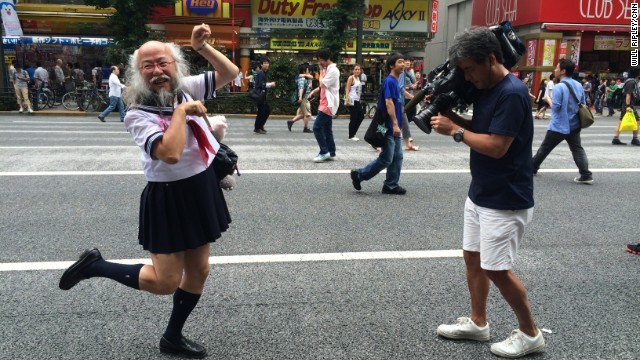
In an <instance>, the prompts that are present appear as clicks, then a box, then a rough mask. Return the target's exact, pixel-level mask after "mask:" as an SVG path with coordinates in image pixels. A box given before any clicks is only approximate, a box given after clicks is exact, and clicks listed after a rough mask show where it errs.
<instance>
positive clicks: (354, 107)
mask: <svg viewBox="0 0 640 360" xmlns="http://www.w3.org/2000/svg"><path fill="white" fill-rule="evenodd" d="M361 72H362V68H361V67H360V65H358V64H356V65H355V66H354V67H353V72H352V74H351V76H349V78H348V79H347V88H346V90H345V94H346V95H345V101H344V104H345V106H346V107H347V108H348V109H349V140H351V141H358V140H360V139H358V138H357V137H356V133H357V132H358V129H359V128H360V124H362V120H363V119H364V114H363V113H362V105H361V104H360V96H361V95H362V82H360V73H361Z"/></svg>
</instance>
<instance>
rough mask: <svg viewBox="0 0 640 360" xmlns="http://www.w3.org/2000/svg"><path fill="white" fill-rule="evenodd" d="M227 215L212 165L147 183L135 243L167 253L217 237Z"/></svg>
mask: <svg viewBox="0 0 640 360" xmlns="http://www.w3.org/2000/svg"><path fill="white" fill-rule="evenodd" d="M229 223H231V215H230V214H229V209H228V208H227V203H226V201H225V200H224V195H223V194H222V190H221V189H220V185H219V184H218V180H217V178H216V174H215V172H214V170H213V166H210V167H209V168H208V169H207V170H205V171H203V172H201V173H200V174H197V175H194V176H191V177H188V178H186V179H182V180H177V181H171V182H149V183H147V186H146V187H145V188H144V190H143V191H142V195H141V196H140V224H139V230H138V240H139V242H140V245H142V247H143V248H144V249H145V250H148V251H150V252H152V253H158V254H169V253H175V252H179V251H184V250H188V249H195V248H197V247H200V246H202V245H205V244H207V243H211V242H214V241H215V240H216V239H218V238H220V236H221V235H222V233H223V232H224V231H226V230H227V229H228V228H229Z"/></svg>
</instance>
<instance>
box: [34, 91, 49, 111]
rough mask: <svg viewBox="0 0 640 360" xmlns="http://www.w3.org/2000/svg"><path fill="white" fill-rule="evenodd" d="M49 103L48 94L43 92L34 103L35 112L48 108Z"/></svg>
mask: <svg viewBox="0 0 640 360" xmlns="http://www.w3.org/2000/svg"><path fill="white" fill-rule="evenodd" d="M47 102H49V97H48V96H47V94H45V93H43V92H41V93H40V95H39V96H38V98H37V99H36V101H34V102H33V107H34V110H42V109H44V108H45V107H46V106H47Z"/></svg>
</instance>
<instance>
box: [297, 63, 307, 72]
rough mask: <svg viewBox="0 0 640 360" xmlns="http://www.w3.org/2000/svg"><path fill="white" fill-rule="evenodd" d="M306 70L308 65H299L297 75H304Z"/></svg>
mask: <svg viewBox="0 0 640 360" xmlns="http://www.w3.org/2000/svg"><path fill="white" fill-rule="evenodd" d="M307 69H309V64H307V63H304V64H300V65H298V73H299V74H304V73H306V72H307Z"/></svg>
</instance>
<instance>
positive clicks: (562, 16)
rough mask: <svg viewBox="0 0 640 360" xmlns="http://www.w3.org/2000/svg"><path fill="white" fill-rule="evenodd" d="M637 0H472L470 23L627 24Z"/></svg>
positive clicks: (479, 24) (476, 24) (481, 24)
mask: <svg viewBox="0 0 640 360" xmlns="http://www.w3.org/2000/svg"><path fill="white" fill-rule="evenodd" d="M637 2H640V0H562V1H558V0H526V1H525V0H474V1H473V15H472V18H471V24H472V25H474V26H490V25H496V24H498V23H500V22H502V21H504V20H509V21H511V23H512V24H513V25H514V26H519V25H525V24H532V23H543V22H547V23H574V24H576V23H577V24H603V25H625V26H629V25H630V24H631V4H632V3H637Z"/></svg>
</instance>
